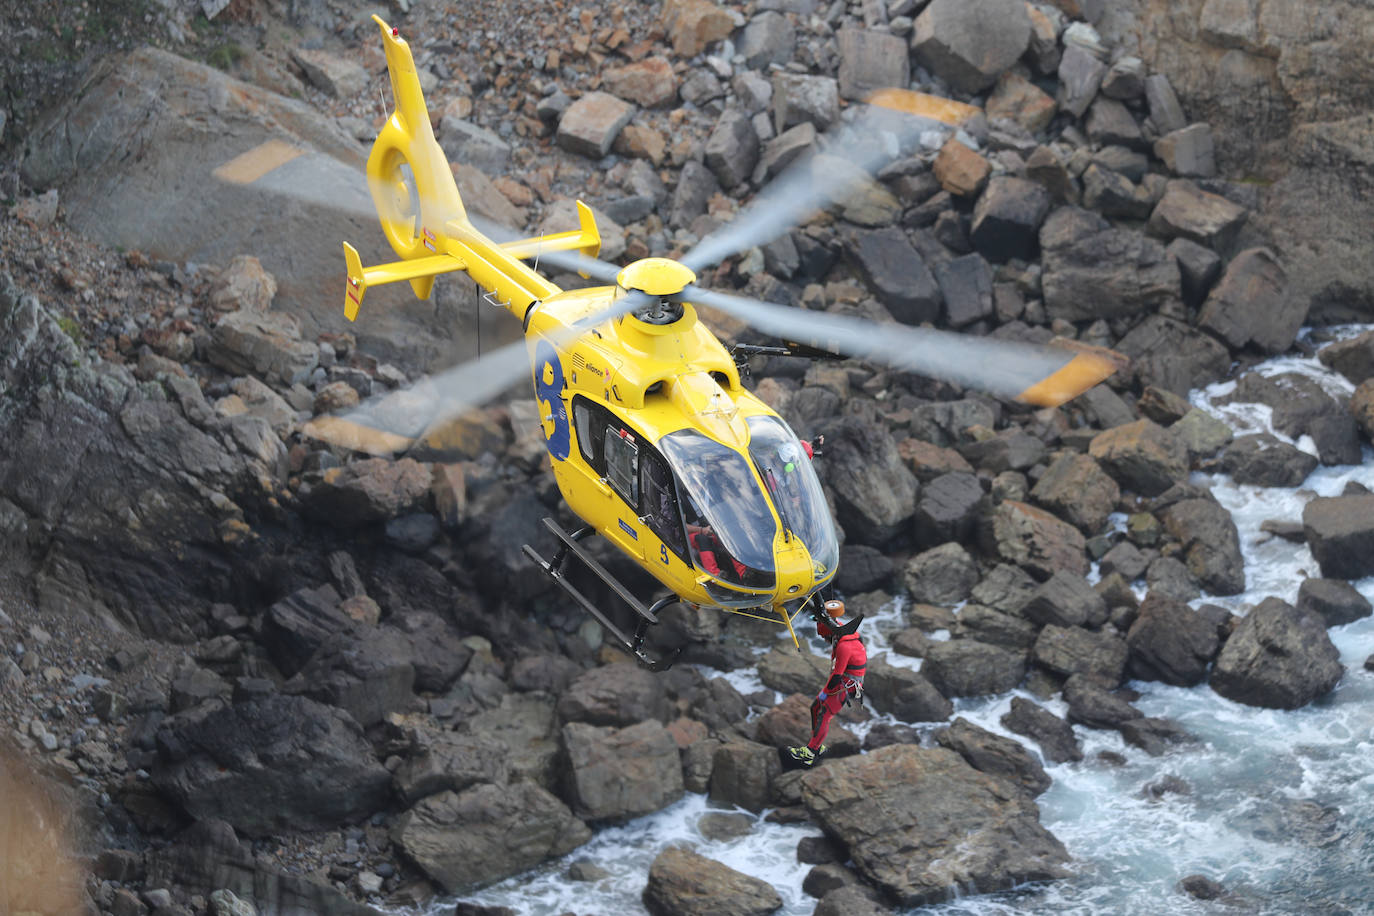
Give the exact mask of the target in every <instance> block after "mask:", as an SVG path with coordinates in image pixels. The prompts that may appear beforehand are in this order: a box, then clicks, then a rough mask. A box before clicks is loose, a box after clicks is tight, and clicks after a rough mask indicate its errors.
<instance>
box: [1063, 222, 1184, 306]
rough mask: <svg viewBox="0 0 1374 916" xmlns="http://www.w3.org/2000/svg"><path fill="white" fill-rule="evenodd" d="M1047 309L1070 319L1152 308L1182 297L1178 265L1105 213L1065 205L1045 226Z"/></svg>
mask: <svg viewBox="0 0 1374 916" xmlns="http://www.w3.org/2000/svg"><path fill="white" fill-rule="evenodd" d="M1040 247H1041V250H1042V252H1043V256H1042V262H1043V266H1044V275H1043V278H1042V280H1041V285H1042V288H1043V293H1044V299H1045V308H1046V310H1047V311H1048V313H1049V315H1050V317H1051V318H1064V319H1066V320H1068V321H1083V320H1096V319H1098V318H1105V319H1108V320H1110V319H1112V318H1119V317H1124V316H1130V315H1136V314H1141V313H1143V312H1146V311H1153V310H1155V309H1156V308H1158V307H1159V306H1160V305H1161V304H1162V303H1164V302H1167V301H1169V300H1171V299H1176V298H1178V296H1179V274H1178V264H1177V263H1176V262H1175V261H1174V260H1173V259H1172V258H1170V257H1168V256H1167V255H1166V254H1165V249H1164V246H1163V245H1161V244H1160V243H1159V242H1157V241H1155V240H1154V239H1151V238H1147V237H1146V236H1145V235H1144V234H1142V233H1140V232H1137V231H1135V230H1132V229H1118V228H1114V227H1112V226H1111V225H1110V224H1109V223H1107V222H1106V221H1105V220H1104V219H1103V218H1102V217H1100V216H1098V215H1096V214H1094V213H1090V212H1088V211H1086V210H1081V209H1078V208H1075V207H1061V208H1060V209H1058V210H1056V211H1054V212H1053V213H1051V214H1050V216H1049V217H1048V218H1047V219H1046V220H1045V222H1044V224H1043V225H1042V226H1041V228H1040Z"/></svg>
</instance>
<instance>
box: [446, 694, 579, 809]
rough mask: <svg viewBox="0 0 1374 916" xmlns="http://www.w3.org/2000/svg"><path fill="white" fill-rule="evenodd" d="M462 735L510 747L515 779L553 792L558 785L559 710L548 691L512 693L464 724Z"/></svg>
mask: <svg viewBox="0 0 1374 916" xmlns="http://www.w3.org/2000/svg"><path fill="white" fill-rule="evenodd" d="M459 727H460V729H461V733H462V734H466V735H475V736H481V737H484V738H489V739H490V740H492V741H499V742H500V743H501V744H503V745H505V748H506V769H507V771H508V774H509V777H510V779H511V780H513V781H518V780H522V779H524V780H530V781H532V782H534V783H537V784H538V785H540V786H543V787H544V788H546V789H549V790H550V791H552V790H554V789H556V788H558V781H559V777H560V775H561V773H562V767H561V766H559V759H560V756H561V750H560V747H559V723H558V713H557V712H556V710H555V701H554V699H553V697H551V696H549V695H548V694H544V693H508V694H505V695H504V696H502V697H501V699H500V701H499V702H498V704H497V705H496V706H495V707H494V708H492V709H487V710H485V711H483V712H479V713H478V714H477V715H475V716H473V717H472V718H470V719H467V720H465V721H463V722H462V723H461V724H460V726H459Z"/></svg>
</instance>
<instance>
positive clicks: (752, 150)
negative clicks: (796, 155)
mask: <svg viewBox="0 0 1374 916" xmlns="http://www.w3.org/2000/svg"><path fill="white" fill-rule="evenodd" d="M705 161H706V167H707V168H709V169H710V170H711V172H712V173H713V174H714V175H715V176H716V180H717V181H719V182H720V186H721V187H722V188H724V189H726V190H727V191H728V190H730V189H731V188H733V187H735V186H736V185H738V184H740V183H741V182H744V181H747V180H748V178H749V176H750V175H751V174H753V171H754V167H755V166H756V165H757V164H758V161H759V138H758V134H756V133H754V127H753V125H752V124H750V123H749V118H748V117H747V116H746V115H745V114H744V113H742V112H740V111H738V110H736V109H733V108H731V109H727V110H726V111H725V113H724V114H722V115H721V116H720V119H719V120H718V121H716V126H715V129H713V130H712V131H711V135H710V136H709V137H708V138H707V139H706V149H705Z"/></svg>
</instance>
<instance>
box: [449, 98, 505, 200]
mask: <svg viewBox="0 0 1374 916" xmlns="http://www.w3.org/2000/svg"><path fill="white" fill-rule="evenodd" d="M438 140H439V146H440V147H441V148H442V149H443V151H444V154H445V156H447V158H448V160H449V161H450V162H461V163H463V164H464V165H466V166H469V167H471V168H475V169H478V170H479V171H481V172H482V173H483V176H484V177H485V174H486V173H488V172H491V173H499V172H504V171H505V170H506V167H507V165H508V164H509V162H510V152H511V150H510V144H509V143H507V142H506V141H505V140H502V139H501V138H500V137H499V136H497V135H496V134H495V133H493V132H492V131H489V130H487V129H486V128H484V127H480V126H479V125H476V124H473V123H472V122H471V121H468V120H466V119H465V118H455V117H453V116H452V115H449V116H447V117H445V118H444V119H443V120H442V121H440V122H439V132H438ZM459 192H460V193H462V194H463V197H464V203H465V204H466V203H467V194H466V191H465V190H464V189H461V188H460V189H459Z"/></svg>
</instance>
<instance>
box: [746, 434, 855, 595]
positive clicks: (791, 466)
mask: <svg viewBox="0 0 1374 916" xmlns="http://www.w3.org/2000/svg"><path fill="white" fill-rule="evenodd" d="M749 454H750V456H751V457H752V458H753V459H754V464H755V465H756V466H757V467H758V469H759V473H760V474H761V475H762V476H763V480H764V484H765V485H766V486H767V487H768V490H769V492H770V494H771V495H772V497H773V504H774V505H776V506H777V507H778V515H779V516H781V518H782V523H783V524H784V525H785V526H787V528H788V530H790V531H791V532H792V533H794V534H796V535H797V536H798V537H800V538H801V540H802V543H803V544H805V545H806V549H807V551H808V552H809V553H810V554H811V559H812V561H814V562H815V563H816V564H817V566H818V567H819V568H818V569H817V570H816V572H817V573H818V574H819V575H824V574H825V573H826V572H830V571H832V570H834V569H835V567H836V565H837V564H838V563H839V557H840V547H839V542H838V541H837V539H836V538H835V525H834V523H833V522H831V520H830V508H829V506H827V505H826V503H825V493H824V492H823V491H822V490H821V482H820V479H819V478H817V477H816V469H815V468H813V467H812V466H811V459H810V458H809V457H807V455H806V453H805V452H804V451H803V449H802V444H801V441H800V440H798V439H797V435H796V433H794V432H792V430H791V429H789V428H788V427H787V424H786V423H784V422H782V420H780V419H778V418H777V417H772V416H767V415H764V416H757V417H750V418H749Z"/></svg>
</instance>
